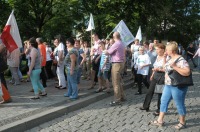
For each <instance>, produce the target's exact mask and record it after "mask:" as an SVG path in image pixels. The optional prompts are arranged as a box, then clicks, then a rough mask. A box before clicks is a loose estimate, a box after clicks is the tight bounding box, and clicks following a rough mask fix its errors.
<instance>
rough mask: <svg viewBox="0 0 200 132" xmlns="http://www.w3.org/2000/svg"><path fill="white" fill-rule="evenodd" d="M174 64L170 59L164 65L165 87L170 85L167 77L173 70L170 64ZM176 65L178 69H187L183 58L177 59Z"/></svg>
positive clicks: (186, 63) (187, 65)
mask: <svg viewBox="0 0 200 132" xmlns="http://www.w3.org/2000/svg"><path fill="white" fill-rule="evenodd" d="M174 62H175V60H174V61H172V60H171V59H170V58H169V59H168V60H167V62H166V64H165V85H171V79H170V77H169V76H168V73H169V72H170V71H171V70H173V68H172V67H171V66H170V65H171V64H173V63H174ZM176 65H177V66H178V67H180V68H185V67H189V64H188V62H187V61H186V60H185V59H184V58H183V57H180V58H178V62H177V63H176Z"/></svg>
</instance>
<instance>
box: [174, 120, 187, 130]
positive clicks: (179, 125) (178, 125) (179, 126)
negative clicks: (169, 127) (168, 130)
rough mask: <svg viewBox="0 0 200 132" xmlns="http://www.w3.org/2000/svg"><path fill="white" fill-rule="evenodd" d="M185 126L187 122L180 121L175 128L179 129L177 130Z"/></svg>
mask: <svg viewBox="0 0 200 132" xmlns="http://www.w3.org/2000/svg"><path fill="white" fill-rule="evenodd" d="M184 128H186V124H182V123H180V122H179V123H178V124H177V125H176V126H175V129H177V130H181V129H184Z"/></svg>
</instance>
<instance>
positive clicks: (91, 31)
mask: <svg viewBox="0 0 200 132" xmlns="http://www.w3.org/2000/svg"><path fill="white" fill-rule="evenodd" d="M90 33H91V43H90V48H92V29H91V32H90Z"/></svg>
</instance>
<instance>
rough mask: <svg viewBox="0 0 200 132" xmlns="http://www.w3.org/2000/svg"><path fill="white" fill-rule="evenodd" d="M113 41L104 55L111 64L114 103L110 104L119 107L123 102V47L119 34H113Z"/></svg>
mask: <svg viewBox="0 0 200 132" xmlns="http://www.w3.org/2000/svg"><path fill="white" fill-rule="evenodd" d="M113 39H114V41H115V43H114V44H113V45H112V46H111V47H110V48H109V49H108V50H107V51H105V53H106V54H109V55H110V56H111V62H112V70H111V74H112V84H113V88H114V96H115V101H112V102H111V103H110V105H111V106H115V105H120V104H121V102H122V101H125V96H124V90H123V86H122V78H121V73H122V70H123V65H124V61H125V60H124V58H125V53H124V51H125V46H124V44H123V43H122V41H121V38H120V34H119V32H114V34H113Z"/></svg>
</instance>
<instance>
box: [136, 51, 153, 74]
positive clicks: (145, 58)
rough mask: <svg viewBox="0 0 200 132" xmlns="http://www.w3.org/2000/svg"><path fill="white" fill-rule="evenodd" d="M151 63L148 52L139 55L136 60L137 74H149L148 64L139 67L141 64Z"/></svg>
mask: <svg viewBox="0 0 200 132" xmlns="http://www.w3.org/2000/svg"><path fill="white" fill-rule="evenodd" d="M147 64H151V60H150V58H149V56H148V54H144V55H139V56H138V58H137V61H136V65H137V68H138V70H137V74H142V75H148V74H149V66H145V67H143V68H142V69H141V66H143V65H147Z"/></svg>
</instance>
